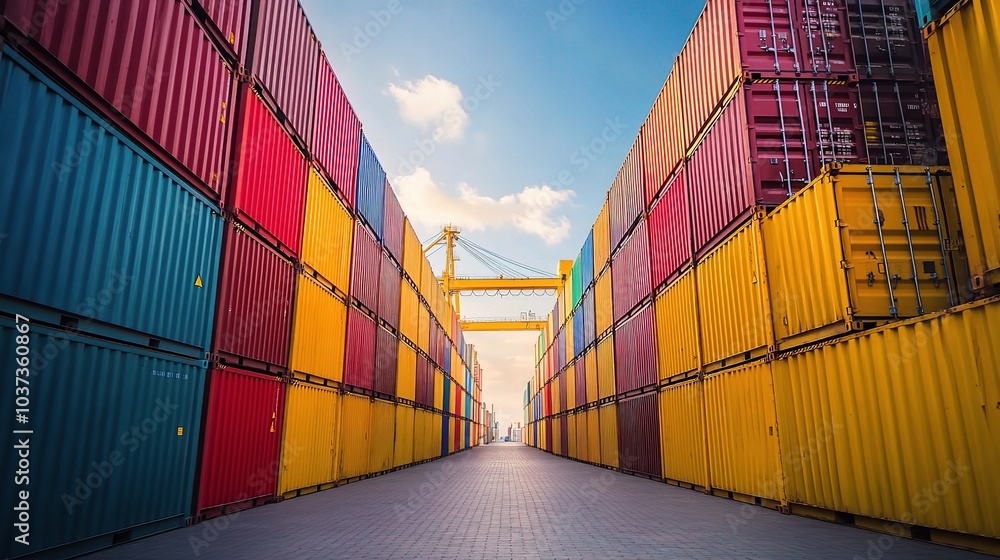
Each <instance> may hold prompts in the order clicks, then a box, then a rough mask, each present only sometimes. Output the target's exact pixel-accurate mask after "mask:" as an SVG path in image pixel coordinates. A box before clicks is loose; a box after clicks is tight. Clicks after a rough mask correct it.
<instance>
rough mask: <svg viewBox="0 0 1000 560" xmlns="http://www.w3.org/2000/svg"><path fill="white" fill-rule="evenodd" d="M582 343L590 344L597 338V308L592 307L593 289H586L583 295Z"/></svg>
mask: <svg viewBox="0 0 1000 560" xmlns="http://www.w3.org/2000/svg"><path fill="white" fill-rule="evenodd" d="M580 309H581V310H582V311H583V335H584V336H583V343H584V346H590V345H591V344H593V343H594V341H595V340H596V339H597V310H596V309H595V307H594V290H593V289H590V290H587V294H586V295H584V296H583V305H582V306H581V307H580Z"/></svg>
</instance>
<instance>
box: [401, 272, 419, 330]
mask: <svg viewBox="0 0 1000 560" xmlns="http://www.w3.org/2000/svg"><path fill="white" fill-rule="evenodd" d="M420 309H423V306H422V305H420V298H419V297H418V296H417V292H415V291H413V287H412V286H410V283H409V282H407V281H406V280H405V279H403V280H401V281H400V286H399V332H400V334H401V335H403V336H405V337H406V338H407V339H409V340H410V341H411V342H414V343H416V341H417V334H418V331H419V325H418V322H419V320H420Z"/></svg>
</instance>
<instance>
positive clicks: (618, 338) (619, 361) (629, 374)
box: [614, 304, 659, 395]
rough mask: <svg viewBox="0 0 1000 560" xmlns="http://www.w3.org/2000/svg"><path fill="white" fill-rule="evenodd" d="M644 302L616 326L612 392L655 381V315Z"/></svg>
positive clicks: (616, 392) (653, 383) (620, 392)
mask: <svg viewBox="0 0 1000 560" xmlns="http://www.w3.org/2000/svg"><path fill="white" fill-rule="evenodd" d="M654 315H655V314H654V312H653V306H652V305H649V304H647V305H645V306H644V307H642V308H640V309H639V310H638V311H636V312H635V314H634V315H632V316H631V317H629V318H628V319H627V320H625V321H624V322H623V323H621V324H619V325H617V326H616V327H615V335H614V336H615V349H614V354H615V362H614V364H615V366H614V367H615V394H617V395H623V394H625V393H629V392H631V391H634V390H636V389H641V388H643V387H648V386H650V385H656V383H657V381H658V379H659V376H658V375H657V367H656V328H655V325H656V318H655V316H654Z"/></svg>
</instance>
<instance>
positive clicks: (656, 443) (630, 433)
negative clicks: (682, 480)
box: [617, 391, 663, 478]
mask: <svg viewBox="0 0 1000 560" xmlns="http://www.w3.org/2000/svg"><path fill="white" fill-rule="evenodd" d="M617 414H618V466H619V467H620V468H621V469H622V470H624V471H627V472H633V473H638V474H643V475H646V476H650V477H654V478H660V477H661V476H662V470H663V469H662V466H661V458H660V405H659V401H658V399H657V395H656V392H655V391H654V392H651V393H646V394H644V395H639V396H637V397H632V398H629V399H625V400H620V401H618V411H617Z"/></svg>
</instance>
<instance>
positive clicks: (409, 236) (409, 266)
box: [402, 217, 426, 287]
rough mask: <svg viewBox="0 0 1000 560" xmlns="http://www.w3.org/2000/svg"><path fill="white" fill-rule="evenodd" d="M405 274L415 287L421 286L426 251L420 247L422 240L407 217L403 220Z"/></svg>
mask: <svg viewBox="0 0 1000 560" xmlns="http://www.w3.org/2000/svg"><path fill="white" fill-rule="evenodd" d="M403 223H404V225H403V259H402V263H403V273H404V274H406V275H407V276H408V277H409V278H410V280H412V281H413V283H414V284H415V285H417V286H418V287H419V286H420V272H421V270H422V269H423V267H424V261H425V260H426V259H424V251H423V247H422V246H421V245H420V238H419V237H417V232H416V230H414V229H413V224H411V223H410V220H409V219H408V218H406V217H404V218H403Z"/></svg>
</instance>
